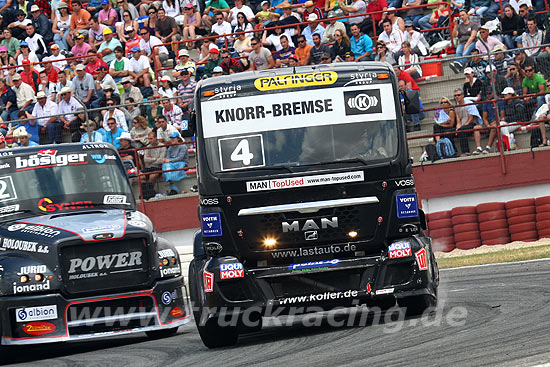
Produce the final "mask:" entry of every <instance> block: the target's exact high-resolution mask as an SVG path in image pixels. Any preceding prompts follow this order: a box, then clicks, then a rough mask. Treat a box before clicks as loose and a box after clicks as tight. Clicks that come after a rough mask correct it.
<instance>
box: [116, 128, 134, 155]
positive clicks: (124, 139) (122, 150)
mask: <svg viewBox="0 0 550 367" xmlns="http://www.w3.org/2000/svg"><path fill="white" fill-rule="evenodd" d="M116 140H118V143H119V145H120V146H119V147H118V148H117V150H118V154H119V155H120V158H121V159H122V160H123V161H133V160H134V153H133V152H129V151H128V150H129V149H134V148H135V146H134V144H133V143H132V136H131V135H130V133H128V132H126V131H123V132H122V133H121V134H120V136H118V137H117V138H116Z"/></svg>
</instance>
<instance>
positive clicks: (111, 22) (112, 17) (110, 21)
mask: <svg viewBox="0 0 550 367" xmlns="http://www.w3.org/2000/svg"><path fill="white" fill-rule="evenodd" d="M101 8H102V9H101V10H100V11H99V13H98V14H97V20H98V21H99V23H100V24H103V25H105V26H107V27H114V26H115V22H117V21H118V15H117V13H116V11H115V9H113V7H112V6H111V2H110V1H109V0H101Z"/></svg>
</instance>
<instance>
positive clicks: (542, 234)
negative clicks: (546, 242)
mask: <svg viewBox="0 0 550 367" xmlns="http://www.w3.org/2000/svg"><path fill="white" fill-rule="evenodd" d="M538 234H539V238H549V237H550V230H547V229H544V230H540V231H538Z"/></svg>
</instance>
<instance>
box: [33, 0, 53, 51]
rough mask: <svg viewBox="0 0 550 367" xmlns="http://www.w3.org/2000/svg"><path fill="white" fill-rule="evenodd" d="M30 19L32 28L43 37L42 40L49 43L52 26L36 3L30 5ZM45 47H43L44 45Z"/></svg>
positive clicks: (51, 36) (51, 37)
mask: <svg viewBox="0 0 550 367" xmlns="http://www.w3.org/2000/svg"><path fill="white" fill-rule="evenodd" d="M31 21H32V24H33V28H34V29H35V30H36V32H37V33H38V34H39V35H40V36H41V37H42V38H43V39H44V42H46V43H47V44H49V43H50V42H52V41H53V33H52V27H51V25H50V21H49V20H48V17H47V16H46V14H44V13H42V12H41V11H40V8H39V7H38V6H37V5H33V6H31ZM44 49H45V47H44Z"/></svg>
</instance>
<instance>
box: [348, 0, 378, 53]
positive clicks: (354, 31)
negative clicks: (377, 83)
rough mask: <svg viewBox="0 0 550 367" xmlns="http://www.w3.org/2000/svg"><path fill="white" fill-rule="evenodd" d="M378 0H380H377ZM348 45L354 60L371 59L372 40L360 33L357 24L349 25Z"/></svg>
mask: <svg viewBox="0 0 550 367" xmlns="http://www.w3.org/2000/svg"><path fill="white" fill-rule="evenodd" d="M378 1H380V0H378ZM351 35H352V37H351V38H350V46H351V52H352V53H353V56H354V58H355V61H369V60H371V59H372V56H371V55H372V40H371V38H370V37H369V36H367V35H366V34H361V30H360V28H359V26H358V25H357V24H352V25H351Z"/></svg>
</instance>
